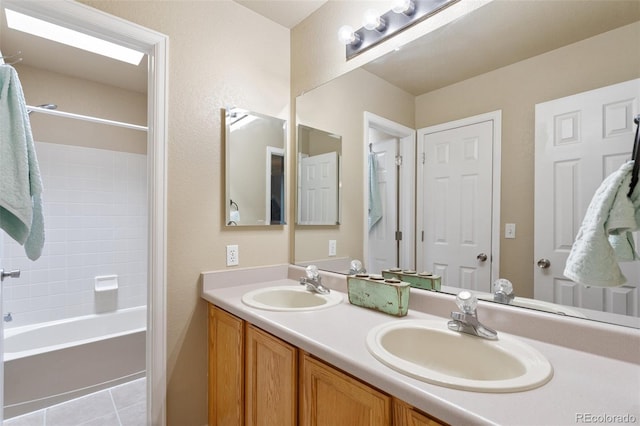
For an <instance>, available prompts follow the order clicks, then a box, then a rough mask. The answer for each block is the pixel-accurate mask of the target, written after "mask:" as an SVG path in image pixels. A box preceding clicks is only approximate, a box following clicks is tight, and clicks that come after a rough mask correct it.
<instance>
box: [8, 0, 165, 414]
mask: <svg viewBox="0 0 640 426" xmlns="http://www.w3.org/2000/svg"><path fill="white" fill-rule="evenodd" d="M3 7H7V8H11V9H13V10H15V11H18V12H20V13H23V14H26V15H29V16H34V17H38V18H41V19H45V20H52V21H55V22H56V23H57V24H58V25H61V26H63V27H67V28H73V29H75V30H77V31H80V32H85V33H89V34H92V35H94V36H97V37H100V38H104V39H107V40H110V41H113V42H116V43H120V44H123V45H126V46H129V47H132V48H134V49H137V50H139V51H141V52H145V53H146V54H147V55H149V57H150V58H151V60H152V62H153V66H152V67H149V72H148V75H147V87H148V93H147V96H148V102H147V117H148V119H147V127H148V128H149V130H150V131H149V132H148V137H147V162H146V164H147V170H148V173H149V179H148V183H147V193H148V211H149V226H148V230H149V234H148V244H147V247H148V268H147V281H148V285H147V307H148V310H147V333H146V345H145V346H146V371H147V385H146V386H147V419H148V423H149V424H158V425H162V424H165V404H164V400H165V392H166V390H165V389H166V383H165V382H166V378H165V371H166V343H165V304H166V303H165V292H166V260H165V258H166V235H165V229H166V188H165V185H166V184H165V182H166V164H165V162H166V123H165V122H166V106H165V105H166V98H165V86H166V71H167V63H166V52H167V37H166V36H164V35H162V34H160V33H157V32H155V31H152V30H148V29H145V28H143V27H141V26H139V25H136V24H132V23H129V22H126V21H124V20H122V19H120V18H117V17H114V16H111V15H108V14H106V13H104V12H101V11H99V10H96V9H93V8H90V7H88V6H85V5H83V4H80V3H76V2H53V3H51V2H24V1H18V0H3Z"/></svg>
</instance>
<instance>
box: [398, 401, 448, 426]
mask: <svg viewBox="0 0 640 426" xmlns="http://www.w3.org/2000/svg"><path fill="white" fill-rule="evenodd" d="M444 425H445V423H440V422H439V421H438V420H436V419H433V418H431V417H429V416H426V415H424V414H422V413H421V412H419V411H417V410H416V409H415V408H413V407H412V406H411V405H409V404H407V403H406V402H403V401H400V400H399V399H395V398H394V399H393V426H444Z"/></svg>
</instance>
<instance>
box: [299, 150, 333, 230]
mask: <svg viewBox="0 0 640 426" xmlns="http://www.w3.org/2000/svg"><path fill="white" fill-rule="evenodd" d="M300 161H301V166H302V167H301V168H302V176H301V183H300V184H301V191H300V198H301V201H300V202H301V209H300V212H302V213H301V215H302V217H300V223H299V224H300V225H335V224H336V223H338V192H337V190H338V153H337V152H329V153H326V154H320V155H314V156H312V157H303V158H301V160H300Z"/></svg>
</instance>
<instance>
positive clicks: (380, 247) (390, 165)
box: [363, 112, 416, 274]
mask: <svg viewBox="0 0 640 426" xmlns="http://www.w3.org/2000/svg"><path fill="white" fill-rule="evenodd" d="M364 128H365V132H364V143H363V148H364V149H363V151H364V163H363V164H365V165H367V164H370V161H375V165H376V170H377V172H376V176H375V178H374V180H375V182H374V181H373V180H372V179H370V168H369V167H363V169H364V178H363V179H364V180H363V182H364V188H363V189H364V192H363V193H364V194H367V195H365V197H363V198H364V202H365V206H364V209H363V214H364V217H365V220H364V221H363V222H364V233H363V235H364V247H363V253H364V264H365V268H366V269H367V271H368V272H370V273H378V274H379V273H380V272H381V270H382V269H387V268H393V267H399V268H402V269H413V268H415V266H414V265H415V247H414V241H415V238H414V235H415V214H414V206H415V201H414V199H415V197H414V190H415V179H414V176H415V135H416V131H415V130H414V129H411V128H409V127H405V126H403V125H401V124H398V123H396V122H393V121H391V120H388V119H386V118H383V117H380V116H377V115H375V114H372V113H370V112H365V113H364ZM377 166H379V167H377ZM371 190H373V191H374V192H373V194H374V195H373V197H375V198H378V199H379V201H380V204H381V207H380V216H379V220H377V221H376V223H375V224H373V226H371V227H370V226H369V220H367V218H368V216H369V214H368V212H369V210H370V200H371V197H372V196H371V195H369V194H372V192H370V191H371Z"/></svg>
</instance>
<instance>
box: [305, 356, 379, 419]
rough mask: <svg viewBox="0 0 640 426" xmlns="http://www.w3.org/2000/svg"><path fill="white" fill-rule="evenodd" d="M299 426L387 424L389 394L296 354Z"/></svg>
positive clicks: (308, 357)
mask: <svg viewBox="0 0 640 426" xmlns="http://www.w3.org/2000/svg"><path fill="white" fill-rule="evenodd" d="M300 389H301V391H302V392H301V395H300V425H301V426H324V425H332V426H388V425H390V424H391V397H389V396H388V395H385V394H383V393H382V392H379V391H378V390H376V389H374V388H372V387H371V386H368V385H366V384H364V383H362V382H361V381H359V380H356V379H354V378H352V377H350V376H348V375H346V374H344V373H343V372H341V371H339V370H337V369H335V368H333V367H331V366H329V365H327V364H325V363H324V362H321V361H318V360H316V359H315V358H313V357H311V356H310V355H309V354H306V353H301V354H300Z"/></svg>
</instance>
